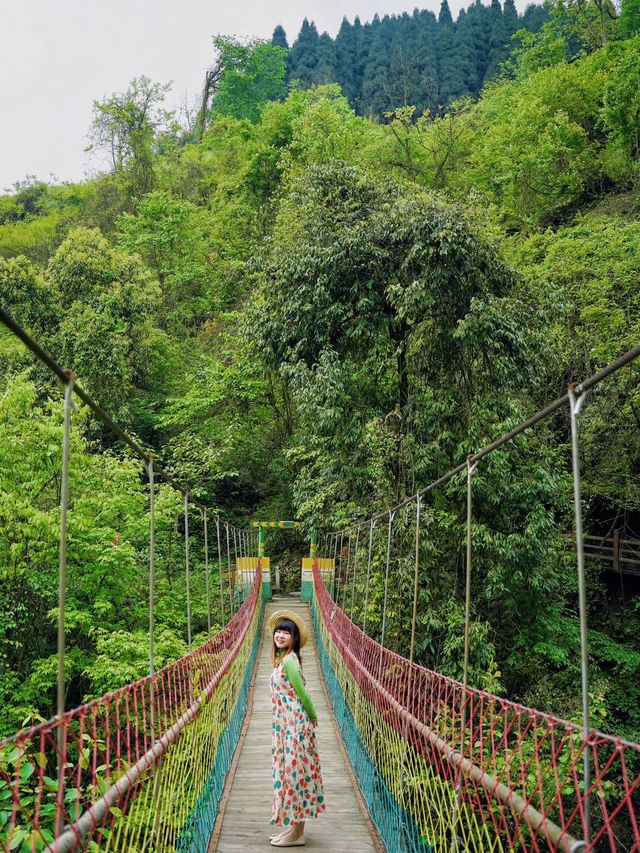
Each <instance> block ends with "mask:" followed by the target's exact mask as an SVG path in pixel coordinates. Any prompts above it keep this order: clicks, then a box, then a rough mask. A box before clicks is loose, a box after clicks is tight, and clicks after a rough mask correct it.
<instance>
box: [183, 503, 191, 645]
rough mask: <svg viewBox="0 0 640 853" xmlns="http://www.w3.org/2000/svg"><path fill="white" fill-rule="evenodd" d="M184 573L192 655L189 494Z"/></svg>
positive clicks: (185, 504)
mask: <svg viewBox="0 0 640 853" xmlns="http://www.w3.org/2000/svg"><path fill="white" fill-rule="evenodd" d="M184 571H185V578H186V586H187V647H188V649H189V654H191V639H192V637H191V577H190V575H191V572H190V570H189V493H188V492H185V495H184Z"/></svg>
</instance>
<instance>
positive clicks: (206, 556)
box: [202, 507, 211, 634]
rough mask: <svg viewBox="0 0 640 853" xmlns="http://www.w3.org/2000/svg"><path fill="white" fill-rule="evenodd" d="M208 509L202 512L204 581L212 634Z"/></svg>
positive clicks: (208, 621)
mask: <svg viewBox="0 0 640 853" xmlns="http://www.w3.org/2000/svg"><path fill="white" fill-rule="evenodd" d="M208 521H209V519H208V518H207V508H206V507H205V508H204V509H203V510H202V523H203V525H204V579H205V583H206V585H207V631H208V633H209V634H210V633H211V584H210V583H209V527H208Z"/></svg>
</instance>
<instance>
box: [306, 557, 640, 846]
mask: <svg viewBox="0 0 640 853" xmlns="http://www.w3.org/2000/svg"><path fill="white" fill-rule="evenodd" d="M314 578H315V595H316V606H317V607H318V610H319V614H320V616H321V619H322V621H323V622H324V624H325V626H326V628H327V631H328V633H329V635H330V638H331V641H332V642H333V644H334V645H335V647H336V648H337V650H338V651H339V653H340V655H341V657H342V658H343V660H344V663H345V665H346V667H347V669H348V671H349V673H350V677H351V678H352V679H353V681H354V682H355V683H356V685H357V688H358V690H359V691H360V694H361V696H362V697H363V698H364V699H365V701H367V702H369V703H371V705H373V706H374V708H375V709H376V711H377V713H379V714H380V715H381V716H382V718H383V719H384V720H385V721H386V722H387V723H388V724H389V725H391V726H392V727H393V728H394V729H395V730H396V731H397V732H398V733H399V735H400V736H401V737H403V738H404V739H405V740H406V741H407V742H408V743H409V745H410V747H411V749H412V750H413V751H414V752H415V753H416V754H417V755H418V756H420V757H421V758H422V759H423V760H424V761H426V762H427V763H428V764H429V766H430V767H431V768H432V770H434V771H435V772H436V773H437V774H438V776H439V777H440V779H441V780H442V781H444V782H447V783H449V784H451V785H454V783H455V781H456V778H457V775H456V774H457V771H456V767H454V764H456V766H459V765H460V764H462V766H463V768H464V772H463V782H462V802H463V804H464V807H465V808H466V809H467V810H469V811H470V812H473V813H475V814H476V815H477V816H480V819H481V822H484V823H485V824H486V823H490V824H491V826H492V827H493V832H494V833H495V835H496V836H498V837H500V838H501V839H503V843H505V845H506V847H507V848H508V849H513V848H517V849H526V850H528V851H546V850H549V849H551V850H558V849H566V839H567V837H570V836H572V837H573V838H575V839H582V838H584V827H585V815H584V802H585V794H586V793H587V792H585V791H583V790H582V789H581V784H582V760H583V752H584V750H585V748H587V749H589V750H590V752H591V755H592V778H591V784H590V788H589V792H590V793H591V811H592V835H591V839H590V841H589V844H588V845H587V847H586V849H587V850H611V851H618V850H629V851H632V853H640V831H639V825H640V745H638V744H636V743H629V742H627V741H624V740H622V739H621V738H616V737H611V736H609V735H606V734H602V733H601V732H596V731H594V732H592V733H591V734H590V736H589V739H588V743H587V744H586V747H585V743H584V741H583V737H582V731H581V729H580V727H578V726H576V725H574V724H573V723H570V722H567V721H565V720H561V719H558V718H555V717H553V716H551V715H549V714H544V713H541V712H540V711H536V710H534V709H532V708H526V707H524V706H522V705H518V704H517V703H514V702H509V701H508V700H506V699H503V698H501V697H498V696H493V695H491V694H489V693H486V692H484V691H481V690H475V689H473V688H468V689H467V691H466V694H465V691H464V688H463V685H462V684H461V683H460V682H457V681H455V680H454V679H452V678H448V677H446V676H444V675H441V674H440V673H438V672H434V671H431V670H428V669H426V668H425V667H422V666H418V665H417V664H411V663H410V662H409V661H408V660H407V659H406V658H404V657H402V656H400V655H398V654H396V653H395V652H392V651H390V650H389V649H386V648H384V647H382V646H381V645H380V644H379V643H377V642H375V641H374V640H373V639H371V638H370V637H368V636H366V635H365V634H364V633H363V632H362V631H361V629H360V628H359V627H358V626H357V625H355V624H354V623H353V622H351V621H350V619H349V618H348V616H347V614H346V613H345V612H344V611H343V610H342V609H340V608H339V607H338V606H337V605H336V603H335V602H334V601H333V600H332V599H331V598H330V596H329V593H328V590H327V588H326V586H325V584H324V581H323V580H322V576H321V574H320V572H319V570H318V567H317V564H316V566H315V568H314ZM409 683H410V684H411V695H408V685H409ZM350 695H352V693H351V688H350ZM463 703H466V706H467V713H466V724H465V728H464V731H461V723H462V713H461V710H462V706H463ZM407 721H408V722H409V725H407ZM461 745H462V746H461ZM465 762H466V763H465ZM499 803H502V804H503V805H506V806H507V807H508V808H498V807H496V806H497V804H498V805H499ZM536 813H540V815H541V816H542V820H539V819H538V818H536ZM536 821H538V823H539V825H536V823H535V822H536ZM552 824H553V825H555V827H556V828H557V827H559V828H560V831H561V834H560V836H559V837H558V833H557V832H556V831H555V829H554V826H553V825H552ZM426 840H427V841H429V839H428V838H427V839H426Z"/></svg>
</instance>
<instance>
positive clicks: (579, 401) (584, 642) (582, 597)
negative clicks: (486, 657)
mask: <svg viewBox="0 0 640 853" xmlns="http://www.w3.org/2000/svg"><path fill="white" fill-rule="evenodd" d="M567 390H568V394H569V412H570V415H571V467H572V474H573V502H574V510H575V521H576V556H577V564H578V604H579V610H580V672H581V676H582V737H583V740H584V752H583V777H584V833H585V838H584V840H585V841H586V842H587V843H588V842H589V839H590V837H591V794H590V792H589V787H590V785H591V765H590V761H589V757H590V750H589V746H588V741H589V734H590V731H591V725H590V714H589V641H588V638H587V585H586V580H585V572H584V534H583V529H582V495H581V488H580V458H579V448H578V415H579V414H580V410H581V408H582V405H583V403H584V401H585V394H584V392H583V391H578V392H577V393H576V387H575V386H574V385H569V387H568V389H567Z"/></svg>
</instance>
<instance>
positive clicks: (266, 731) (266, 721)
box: [209, 596, 384, 853]
mask: <svg viewBox="0 0 640 853" xmlns="http://www.w3.org/2000/svg"><path fill="white" fill-rule="evenodd" d="M282 607H287V608H290V609H291V610H296V611H298V612H299V613H300V614H301V615H302V617H303V619H304V620H305V622H306V623H307V626H308V627H309V635H310V639H309V643H308V644H307V645H306V646H305V648H304V649H303V651H302V660H303V664H304V673H305V678H306V681H307V687H308V688H309V693H310V694H311V697H312V699H313V702H314V705H315V706H316V710H317V712H318V718H319V726H318V731H317V736H318V751H319V753H320V763H321V765H322V776H323V781H324V791H325V800H326V804H327V810H326V812H325V813H324V814H323V815H322V816H321V817H319V818H318V819H317V820H312V821H309V822H308V823H307V825H306V829H305V838H306V840H307V843H306V847H307V848H309V849H311V850H325V851H332V853H337V851H349V853H371V852H372V851H380V850H384V847H383V846H382V845H381V843H380V841H379V840H378V838H377V836H376V835H375V834H374V833H375V830H373V828H372V827H371V824H370V822H369V821H368V820H366V819H365V816H364V814H363V812H362V810H361V808H360V806H359V803H358V798H357V796H356V793H355V791H354V788H353V784H352V781H351V779H352V777H351V774H350V772H349V770H348V768H347V765H346V763H345V760H346V759H345V757H344V754H343V751H342V749H341V746H340V744H339V742H338V734H337V731H336V727H335V724H334V722H333V720H332V719H331V716H330V710H329V705H328V702H327V697H326V693H325V691H324V689H323V687H322V683H321V681H320V678H321V676H320V672H319V668H318V657H317V654H316V648H315V637H314V633H313V624H312V622H311V616H310V613H309V607H308V605H307V604H303V603H302V602H301V601H300V600H299V599H296V598H293V597H285V596H276V597H275V598H274V600H273V601H272V602H270V603H269V604H268V606H267V613H266V619H265V629H264V633H263V638H262V646H261V649H260V652H259V658H258V670H257V674H256V681H255V689H254V694H253V702H252V706H250V707H249V714H250V715H251V716H250V719H249V725H248V728H247V731H246V735H245V738H244V742H243V743H242V745H241V753H240V756H239V760H238V763H237V767H236V771H235V775H234V776H233V778H232V779H230V783H231V789H230V792H229V797H228V800H227V801H226V804H225V805H223V808H224V811H223V813H222V815H221V818H222V821H221V824H222V825H221V828H220V826H219V825H217V826H216V830H215V831H214V835H213V837H212V843H211V844H210V846H209V853H214V851H216V850H217V851H218V853H240V851H243V853H252V851H256V853H257V851H262V853H264V851H265V850H270V849H277V848H271V847H270V846H269V837H270V835H272V834H273V833H274V832H276V831H278V830H277V829H274V827H272V826H270V824H269V821H270V819H271V795H272V787H271V784H272V783H271V693H270V689H269V679H270V676H271V660H270V657H269V654H270V648H271V637H270V635H269V634H268V630H267V627H266V623H267V619H268V618H269V614H271V613H273V611H274V610H278V609H280V608H282ZM227 784H229V783H227ZM225 793H227V792H225ZM223 802H224V800H223ZM216 840H217V846H216Z"/></svg>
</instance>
